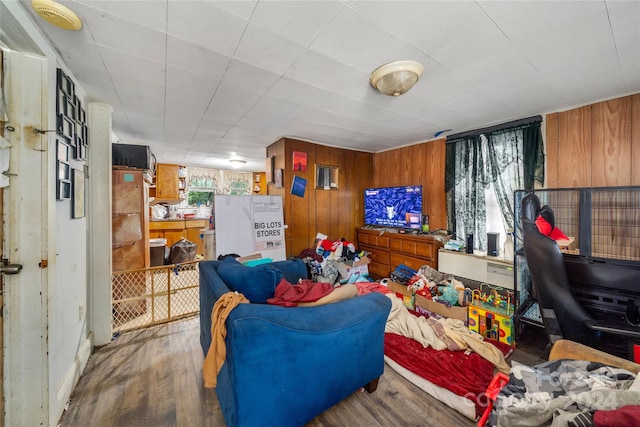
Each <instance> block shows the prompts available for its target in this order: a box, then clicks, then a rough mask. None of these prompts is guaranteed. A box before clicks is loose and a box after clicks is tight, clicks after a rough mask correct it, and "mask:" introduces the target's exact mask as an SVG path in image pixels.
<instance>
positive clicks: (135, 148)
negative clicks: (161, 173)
mask: <svg viewBox="0 0 640 427" xmlns="http://www.w3.org/2000/svg"><path fill="white" fill-rule="evenodd" d="M111 157H112V165H113V166H128V167H130V168H137V169H147V170H149V171H151V172H152V173H154V172H155V169H156V156H154V155H153V153H152V152H151V150H150V149H149V146H148V145H135V144H111Z"/></svg>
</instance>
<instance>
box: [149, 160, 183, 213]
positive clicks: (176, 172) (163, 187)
mask: <svg viewBox="0 0 640 427" xmlns="http://www.w3.org/2000/svg"><path fill="white" fill-rule="evenodd" d="M186 176H187V169H186V168H185V167H184V166H180V165H171V164H167V163H158V164H157V165H156V176H155V192H153V190H152V193H153V197H154V203H167V204H169V205H175V204H178V203H180V202H181V201H182V200H183V199H184V198H185V197H186V194H187V188H186Z"/></svg>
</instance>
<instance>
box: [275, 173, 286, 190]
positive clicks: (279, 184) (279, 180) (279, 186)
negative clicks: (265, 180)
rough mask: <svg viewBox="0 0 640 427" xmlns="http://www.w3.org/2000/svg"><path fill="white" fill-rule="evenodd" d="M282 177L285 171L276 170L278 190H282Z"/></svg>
mask: <svg viewBox="0 0 640 427" xmlns="http://www.w3.org/2000/svg"><path fill="white" fill-rule="evenodd" d="M282 175H284V169H276V171H275V173H274V177H273V183H274V184H275V186H276V188H282Z"/></svg>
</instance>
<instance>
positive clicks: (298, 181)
mask: <svg viewBox="0 0 640 427" xmlns="http://www.w3.org/2000/svg"><path fill="white" fill-rule="evenodd" d="M306 188H307V180H306V179H304V178H303V177H301V176H297V175H295V176H294V177H293V182H292V183H291V194H293V195H294V196H298V197H304V190H305V189H306Z"/></svg>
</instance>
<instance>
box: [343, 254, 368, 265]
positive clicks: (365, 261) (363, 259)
mask: <svg viewBox="0 0 640 427" xmlns="http://www.w3.org/2000/svg"><path fill="white" fill-rule="evenodd" d="M370 262H371V260H370V259H369V257H368V256H366V255H365V256H363V257H361V258H360V259H359V260H358V261H347V262H346V264H347V265H349V266H353V267H359V266H361V265H367V264H369V263H370Z"/></svg>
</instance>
